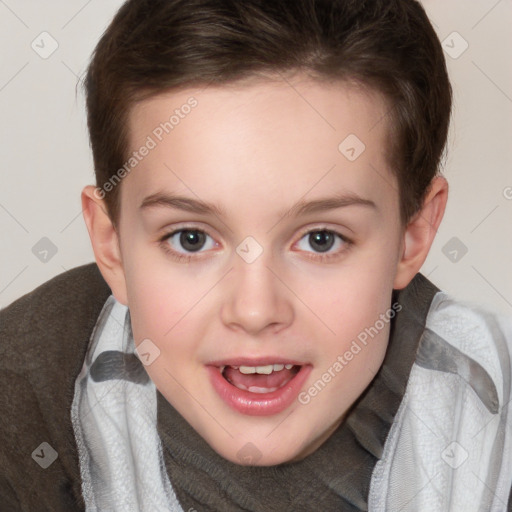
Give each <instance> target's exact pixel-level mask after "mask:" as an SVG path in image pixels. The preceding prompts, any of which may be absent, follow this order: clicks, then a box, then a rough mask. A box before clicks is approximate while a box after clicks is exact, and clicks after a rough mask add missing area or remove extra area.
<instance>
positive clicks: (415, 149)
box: [85, 0, 452, 224]
mask: <svg viewBox="0 0 512 512" xmlns="http://www.w3.org/2000/svg"><path fill="white" fill-rule="evenodd" d="M294 71H304V72H307V73H309V74H311V75H312V76H314V77H315V78H318V79H320V80H322V79H325V80H333V79H334V80H337V79H339V80H348V81H352V82H357V83H360V84H362V85H363V86H367V87H370V88H371V89H373V90H376V91H378V92H380V93H382V94H383V95H384V97H385V98H386V100H387V104H388V105H389V106H390V110H389V111H388V115H387V116H386V117H387V122H388V123H389V129H390V132H389V133H390V134H391V136H390V140H391V150H390V152H389V164H390V167H391V169H392V172H394V173H395V174H396V177H397V181H398V184H399V192H400V215H401V218H402V221H403V222H407V221H408V220H409V219H410V218H411V217H412V216H413V215H414V213H416V212H417V211H418V210H419V208H420V206H421V203H422V201H423V198H424V196H425V194H426V193H427V190H428V187H429V184H430V182H431V181H432V178H433V177H434V176H435V175H436V174H437V173H438V172H439V168H440V163H441V158H442V154H443V151H444V148H445V144H446V139H447V132H448V125H449V120H450V112H451V102H452V90H451V86H450V82H449V79H448V73H447V70H446V63H445V59H444V55H443V51H442V47H441V44H440V42H439V39H438V38H437V36H436V33H435V31H434V29H433V28H432V25H431V24H430V22H429V20H428V17H427V15H426V13H425V11H424V9H423V7H422V6H421V5H420V4H419V2H417V1H415V0H243V1H240V0H128V1H127V2H126V3H124V4H123V5H122V6H121V8H120V9H119V11H118V13H117V14H116V16H115V17H114V19H113V21H112V23H111V24H110V25H109V27H108V28H107V30H106V31H105V33H104V34H103V36H102V37H101V39H100V41H99V43H98V45H97V47H96V49H95V51H94V53H93V56H92V59H91V63H90V65H89V68H88V72H87V76H86V79H85V89H86V101H87V115H88V127H89V135H90V142H91V147H92V152H93V158H94V166H95V172H96V183H97V186H98V187H102V185H103V184H105V183H106V182H108V180H110V179H111V178H112V176H113V175H114V174H115V173H116V171H117V170H118V169H119V168H121V167H122V166H123V164H124V163H125V162H126V159H127V154H128V149H129V148H128V135H129V133H128V115H129V113H130V109H131V107H133V105H134V104H135V103H136V102H137V101H140V100H141V99H144V98H148V97H151V96H154V95H157V94H159V93H162V92H165V91H168V90H171V89H178V88H184V87H187V86H195V85H201V84H225V83H228V82H235V81H237V80H241V79H245V78H250V77H251V76H252V75H257V74H259V73H267V72H271V73H273V72H274V73H276V72H277V73H283V72H294ZM340 142H341V141H340ZM103 195H104V197H105V201H106V205H107V209H108V213H109V215H110V217H111V219H112V221H113V222H114V224H115V223H116V221H117V220H118V215H119V187H116V186H114V187H111V191H109V193H108V194H104V193H103Z"/></svg>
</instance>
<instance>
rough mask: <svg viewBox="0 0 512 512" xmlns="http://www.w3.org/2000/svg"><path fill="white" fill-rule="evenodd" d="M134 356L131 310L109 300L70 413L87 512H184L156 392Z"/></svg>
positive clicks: (81, 374) (94, 336)
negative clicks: (169, 467)
mask: <svg viewBox="0 0 512 512" xmlns="http://www.w3.org/2000/svg"><path fill="white" fill-rule="evenodd" d="M135 358H136V355H135V346H134V341H133V336H132V332H131V325H130V314H129V311H128V308H127V307H126V306H123V305H122V304H120V303H119V302H117V301H116V299H115V298H114V297H113V296H111V297H109V299H108V300H107V302H106V303H105V305H104V306H103V309H102V311H101V314H100V316H99V318H98V321H97V323H96V327H95V329H94V332H93V334H92V341H91V344H90V347H89V350H88V352H87V355H86V358H85V361H84V365H83V368H82V371H81V373H80V374H79V376H78V378H77V380H76V383H75V396H74V400H73V405H72V411H71V417H72V422H73V429H74V431H75V438H76V441H77V445H78V455H79V459H80V472H81V477H82V493H83V496H84V500H85V505H86V510H87V512H96V511H99V512H106V511H112V512H117V511H119V512H155V511H158V512H160V511H162V512H164V511H165V512H169V511H171V512H183V509H182V508H181V506H180V504H179V502H178V499H177V498H176V494H175V493H174V490H173V488H172V486H171V483H170V481H169V477H168V476H167V471H166V468H165V462H164V458H163V453H162V446H161V443H160V438H159V436H158V432H157V428H156V421H157V401H156V387H155V385H154V384H153V382H152V381H151V379H149V377H148V375H147V373H146V372H145V370H144V368H143V367H142V363H140V361H139V360H138V359H135Z"/></svg>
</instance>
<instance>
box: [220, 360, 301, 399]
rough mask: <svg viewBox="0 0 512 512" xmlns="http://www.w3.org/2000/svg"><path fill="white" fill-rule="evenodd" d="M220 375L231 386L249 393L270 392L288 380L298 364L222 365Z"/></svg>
mask: <svg viewBox="0 0 512 512" xmlns="http://www.w3.org/2000/svg"><path fill="white" fill-rule="evenodd" d="M220 371H221V374H222V376H223V377H224V378H225V379H226V380H227V381H228V382H229V383H230V384H232V385H233V386H235V387H237V388H238V389H241V390H243V391H249V392H251V393H260V394H263V393H272V392H273V391H277V390H278V389H280V388H282V387H283V386H285V385H286V384H288V382H290V381H291V380H292V379H293V378H294V377H295V375H297V373H299V371H300V366H299V365H294V364H267V365H264V366H224V367H221V368H220Z"/></svg>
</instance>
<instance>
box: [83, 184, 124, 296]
mask: <svg viewBox="0 0 512 512" xmlns="http://www.w3.org/2000/svg"><path fill="white" fill-rule="evenodd" d="M103 194H104V192H103V191H100V190H98V189H97V188H96V187H93V186H92V185H89V186H87V187H85V188H84V189H83V190H82V211H83V215H84V220H85V223H86V225H87V230H88V231H89V237H90V238H91V243H92V248H93V251H94V256H95V258H96V263H97V265H98V267H99V269H100V272H101V274H102V276H103V278H104V279H105V281H106V282H107V283H108V285H109V286H110V289H111V290H112V293H113V294H114V297H115V298H116V299H117V300H118V301H119V302H121V303H122V304H124V305H128V301H127V294H126V280H125V275H124V268H123V261H122V258H121V250H120V245H119V237H118V234H117V231H116V228H115V227H114V225H113V224H112V221H111V220H110V217H109V216H108V214H107V207H106V205H105V201H104V200H103Z"/></svg>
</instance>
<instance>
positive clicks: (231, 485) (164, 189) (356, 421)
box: [0, 0, 512, 512]
mask: <svg viewBox="0 0 512 512" xmlns="http://www.w3.org/2000/svg"><path fill="white" fill-rule="evenodd" d="M85 86H86V94H87V109H88V123H89V133H90V139H91V146H92V150H93V156H94V164H95V171H96V177H97V183H96V185H97V186H96V187H93V186H89V187H86V188H85V189H84V191H83V194H82V204H83V210H84V218H85V221H86V224H87V227H88V230H89V234H90V237H91V242H92V246H93V249H94V254H95V259H96V263H95V264H91V265H86V266H84V267H80V268H77V269H74V270H72V271H69V272H67V273H65V274H62V275H61V276H58V277H57V278H55V279H53V280H52V281H50V282H48V283H46V284H45V285H43V286H41V287H39V288H38V289H36V290H34V291H33V292H32V293H30V294H28V295H26V296H25V297H22V298H21V299H19V300H18V301H16V302H14V303H13V304H12V305H11V306H10V307H8V308H6V309H5V310H4V311H2V313H1V315H2V317H1V318H2V321H1V329H2V336H3V343H2V346H1V347H2V348H1V350H2V358H1V361H2V372H1V374H0V375H1V379H2V382H1V384H2V389H3V393H2V401H3V403H2V405H3V409H2V410H3V411H4V414H3V415H2V422H1V424H0V425H1V427H0V428H1V430H0V431H1V438H2V441H3V442H2V445H1V448H0V467H1V468H2V469H1V471H0V495H1V497H2V507H3V508H2V510H27V511H28V510H30V511H35V510H52V511H58V510H66V511H69V510H88V511H89V510H90V511H95V510H98V511H106V510H108V511H111V510H115V511H139V510H140V511H155V510H156V511H165V510H171V511H208V510H215V511H222V512H224V511H240V510H245V511H248V510H250V511H262V512H263V511H265V512H267V511H274V510H276V511H277V510H279V511H283V510H286V511H288V510H289V511H303V510H304V511H311V510H327V511H334V510H336V511H338V510H339V511H362V510H372V511H398V510H402V511H429V512H431V511H462V510H463V511H489V510H491V511H503V510H506V509H507V506H508V505H507V503H508V502H509V493H510V488H511V481H512V450H511V422H510V420H509V418H508V416H509V410H508V404H509V402H510V400H511V397H510V391H511V371H510V337H511V327H510V322H508V321H505V320H504V319H502V318H497V317H495V316H493V315H491V314H489V313H485V312H482V311H480V310H478V309H476V308H474V307H470V306H465V305H461V304H459V303H457V302H455V301H454V300H453V299H452V298H450V297H448V296H447V295H446V294H444V293H442V292H441V291H439V290H438V289H437V288H436V287H435V286H434V285H433V284H432V283H430V282H429V281H428V280H427V279H426V278H424V277H423V276H422V275H421V274H419V273H418V272H419V269H420V267H421V266H422V264H423V262H424V261H425V258H426V256H427V254H428V251H429V249H430V246H431V244H432V241H433V238H434V236H435V233H436V230H437V228H438V226H439V225H440V222H441V219H442V217H443V213H444V209H445V205H446V200H447V189H448V187H447V183H446V180H445V179H444V178H443V177H441V176H440V175H439V169H440V161H441V157H442V152H443V149H444V147H445V143H446V136H447V130H448V124H449V118H450V108H451V88H450V84H449V81H448V77H447V72H446V67H445V62H444V58H443V54H442V50H441V46H440V43H439V41H438V39H437V37H436V35H435V32H434V30H433V29H432V27H431V25H430V23H429V21H428V19H427V17H426V15H425V12H424V11H423V9H422V7H421V6H420V5H419V4H418V3H417V2H416V1H415V0H386V1H383V0H368V1H364V2H362V1H354V0H293V1H286V0H272V1H270V0H245V1H243V2H236V1H233V0H189V1H187V2H183V1H180V0H165V1H164V0H129V1H127V2H126V3H125V4H124V5H123V6H122V8H121V9H120V11H119V12H118V14H117V15H116V17H115V18H114V20H113V22H112V23H111V25H110V26H109V27H108V29H107V31H106V32H105V34H104V35H103V37H102V39H101V40H100V42H99V44H98V46H97V48H96V50H95V53H94V55H93V58H92V61H91V64H90V67H89V70H88V74H87V78H86V83H85Z"/></svg>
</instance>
